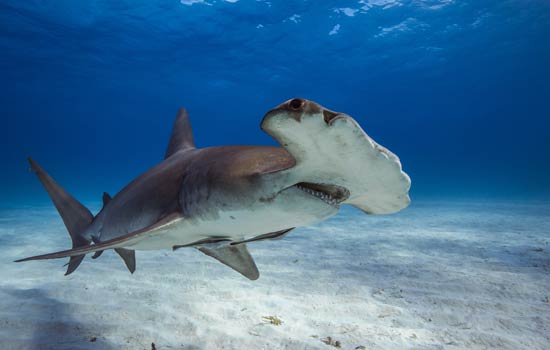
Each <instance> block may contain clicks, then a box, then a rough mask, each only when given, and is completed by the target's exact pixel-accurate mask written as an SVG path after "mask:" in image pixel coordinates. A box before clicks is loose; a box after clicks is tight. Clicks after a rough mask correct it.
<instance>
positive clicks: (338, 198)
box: [293, 182, 350, 207]
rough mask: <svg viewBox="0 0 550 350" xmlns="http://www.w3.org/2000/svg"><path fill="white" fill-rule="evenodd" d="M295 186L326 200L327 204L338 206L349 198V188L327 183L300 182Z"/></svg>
mask: <svg viewBox="0 0 550 350" xmlns="http://www.w3.org/2000/svg"><path fill="white" fill-rule="evenodd" d="M293 187H296V188H297V189H299V190H301V191H303V192H305V193H307V194H309V195H311V196H313V197H317V198H319V199H320V200H322V201H324V202H325V203H327V204H330V205H332V206H335V207H337V206H338V205H339V204H340V203H342V202H343V201H345V200H346V199H348V198H349V196H350V192H349V191H348V189H346V188H344V187H341V186H336V185H327V184H316V183H311V182H299V183H297V184H296V185H294V186H293Z"/></svg>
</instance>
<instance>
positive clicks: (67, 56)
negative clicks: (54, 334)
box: [0, 0, 550, 205]
mask: <svg viewBox="0 0 550 350" xmlns="http://www.w3.org/2000/svg"><path fill="white" fill-rule="evenodd" d="M191 2H192V1H190V0H184V1H183V3H180V1H175V0H172V1H170V0H166V1H145V0H140V1H86V2H84V1H71V0H64V1H6V0H2V1H0V52H1V55H0V76H1V77H2V80H1V83H2V85H1V86H2V90H1V94H0V115H1V118H2V120H1V121H2V123H1V128H0V140H1V141H0V142H1V145H0V146H1V150H2V151H1V152H2V153H1V154H2V158H1V164H2V165H1V173H0V180H1V181H0V196H1V198H0V199H1V202H2V204H1V205H13V204H14V203H16V204H32V203H37V202H45V201H47V196H46V195H45V192H44V191H43V190H42V189H41V188H40V185H39V183H38V181H37V179H36V178H35V177H34V176H33V175H32V174H30V173H29V172H28V166H27V163H26V159H25V158H26V157H27V156H28V155H32V156H33V157H34V158H35V159H36V160H37V161H38V162H39V163H40V164H41V165H42V166H43V167H44V168H45V169H46V170H48V171H49V172H50V173H51V175H52V176H54V177H55V178H56V179H57V180H58V181H59V182H60V183H61V184H62V185H63V186H65V187H66V188H67V189H68V190H69V191H70V192H71V193H73V194H74V195H75V196H76V197H77V198H79V199H82V200H99V198H100V194H101V192H102V191H104V190H106V191H109V192H112V193H116V192H117V191H118V190H119V189H120V188H121V187H122V186H123V185H125V184H126V183H127V182H128V181H129V180H131V179H132V178H133V177H135V176H136V175H138V174H139V173H141V172H142V171H144V170H146V169H147V168H149V167H150V166H152V165H154V164H155V163H157V162H158V161H160V160H161V159H162V156H163V154H164V151H165V146H166V144H167V142H168V135H169V133H170V129H171V126H172V122H173V118H174V116H175V113H176V111H177V108H178V107H180V106H184V107H186V108H188V110H189V112H190V115H191V118H192V123H193V127H194V132H195V139H196V142H197V144H198V146H201V147H202V146H211V145H223V144H274V141H272V140H271V139H270V137H269V136H267V135H265V134H263V133H262V131H261V130H260V129H259V123H260V120H261V118H262V116H263V114H264V113H265V112H266V111H268V110H269V109H270V108H271V107H273V106H275V105H277V104H279V103H280V102H282V101H284V100H286V99H289V98H292V97H296V96H300V97H305V98H308V99H312V100H315V101H317V102H319V103H320V104H322V105H324V106H326V107H328V108H331V109H334V110H338V111H342V112H346V113H348V114H350V115H352V116H354V117H355V118H356V119H357V120H358V121H359V123H360V124H361V125H362V126H363V128H364V129H365V131H366V132H367V133H369V135H371V136H372V137H373V138H374V139H375V140H377V141H378V142H379V143H381V144H382V145H385V146H386V147H388V148H389V149H391V150H392V151H393V152H395V153H396V154H397V155H399V156H400V158H401V160H402V163H403V166H404V169H405V170H406V171H407V172H408V173H409V174H410V175H411V177H412V179H413V187H412V194H413V199H414V198H415V197H417V198H420V197H424V196H426V197H427V196H437V197H450V198H454V197H475V198H492V197H507V198H519V197H522V198H523V197H527V198H532V197H536V198H545V196H546V197H547V196H548V195H549V194H550V185H549V182H548V180H549V178H550V165H549V164H548V163H549V161H550V107H549V106H548V100H549V97H550V88H549V78H550V45H549V42H550V41H549V39H548V38H549V37H550V3H549V2H547V1H544V0H540V1H527V0H525V1H523V0H522V1H520V0H517V1H502V0H499V1H480V0H476V1H452V0H439V1H438V0H431V1H429V0H426V1H422V0H419V1H400V0H376V1H362V2H358V1H274V0H273V1H270V2H267V1H252V0H241V1H238V2H235V3H231V2H225V1H220V0H218V1H214V0H210V1H208V4H206V3H200V1H196V2H197V3H194V4H192V5H189V4H186V3H191ZM339 8H348V9H346V10H338V9H339ZM355 10H358V11H355ZM352 14H353V16H350V15H352ZM331 32H332V33H331Z"/></svg>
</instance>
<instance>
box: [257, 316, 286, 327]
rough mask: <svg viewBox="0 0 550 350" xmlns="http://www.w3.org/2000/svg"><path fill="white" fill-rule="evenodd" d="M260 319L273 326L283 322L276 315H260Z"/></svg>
mask: <svg viewBox="0 0 550 350" xmlns="http://www.w3.org/2000/svg"><path fill="white" fill-rule="evenodd" d="M262 319H263V320H264V321H265V322H268V323H270V324H272V325H275V326H280V325H281V324H282V323H283V321H281V319H280V318H278V317H277V316H262Z"/></svg>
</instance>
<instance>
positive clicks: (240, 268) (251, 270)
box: [198, 243, 260, 280]
mask: <svg viewBox="0 0 550 350" xmlns="http://www.w3.org/2000/svg"><path fill="white" fill-rule="evenodd" d="M198 249H199V250H200V251H201V252H203V253H204V254H206V255H208V256H211V257H213V258H214V259H216V260H218V261H219V262H221V263H222V264H224V265H227V266H229V267H230V268H232V269H233V270H235V271H237V272H239V273H240V274H242V275H243V276H244V277H246V278H248V279H250V280H257V279H258V277H260V272H259V271H258V268H257V267H256V263H255V262H254V259H253V258H252V255H250V253H249V252H248V249H247V248H246V244H244V243H243V244H239V245H227V246H224V247H221V248H215V249H211V248H205V247H202V248H198Z"/></svg>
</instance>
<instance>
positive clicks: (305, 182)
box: [18, 99, 410, 279]
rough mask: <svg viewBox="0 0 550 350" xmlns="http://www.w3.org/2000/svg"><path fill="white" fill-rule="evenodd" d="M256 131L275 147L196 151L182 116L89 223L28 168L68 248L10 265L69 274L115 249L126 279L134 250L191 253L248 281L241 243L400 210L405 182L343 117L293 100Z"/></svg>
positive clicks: (393, 160) (250, 264) (249, 262)
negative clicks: (32, 263) (39, 263)
mask: <svg viewBox="0 0 550 350" xmlns="http://www.w3.org/2000/svg"><path fill="white" fill-rule="evenodd" d="M261 127H262V129H263V130H264V131H266V132H267V133H268V134H270V135H271V136H273V137H274V138H275V139H276V140H277V141H278V142H279V143H280V144H281V145H282V147H268V146H222V147H210V148H203V149H197V148H196V147H195V145H194V141H193V136H192V132H191V126H190V122H189V117H188V115H187V112H186V111H185V110H184V109H181V110H180V111H179V113H178V115H177V117H176V121H175V123H174V128H173V131H172V135H171V138H170V141H169V144H168V148H167V151H166V154H165V158H164V160H163V161H162V162H160V163H159V164H157V165H156V166H154V167H153V168H151V169H149V170H148V171H146V172H145V173H143V174H142V175H140V176H139V177H137V178H136V179H134V180H133V181H132V182H130V183H129V184H128V185H127V186H126V187H124V188H123V189H122V190H121V191H120V192H119V193H117V194H116V195H115V196H114V197H113V198H111V197H110V196H109V195H108V194H106V193H105V194H104V196H103V203H104V205H103V208H102V209H101V211H100V212H99V213H98V214H97V215H96V216H95V217H94V216H93V215H92V214H91V213H90V212H89V210H88V209H86V208H85V207H84V206H83V205H82V204H81V203H79V202H78V201H77V200H76V199H75V198H73V197H72V196H70V195H69V194H68V193H67V192H66V191H65V190H63V189H62V188H61V187H60V186H59V185H58V184H57V183H55V181H54V180H53V179H52V178H51V177H50V176H49V175H48V174H47V173H46V172H45V171H44V170H43V169H42V168H41V167H40V166H39V165H38V164H37V163H36V162H35V161H34V160H32V159H30V158H29V162H30V164H31V168H32V169H33V170H34V171H35V172H36V174H37V175H38V178H39V179H40V181H41V182H42V184H43V185H44V187H45V188H46V190H47V192H48V194H49V195H50V198H51V199H52V201H53V203H54V205H55V206H56V208H57V209H58V211H59V213H60V215H61V217H62V219H63V221H64V223H65V226H66V227H67V230H68V231H69V235H70V237H71V239H72V242H73V245H72V249H69V250H64V251H60V252H56V253H51V254H44V255H38V256H33V257H30V258H25V259H21V260H18V261H27V260H42V259H54V258H63V257H70V261H69V264H68V268H67V272H66V274H70V273H72V272H73V271H74V270H75V269H76V268H77V267H78V266H79V264H80V263H81V262H82V259H83V258H84V256H85V255H86V254H87V253H92V252H93V253H95V254H94V256H93V258H97V257H99V256H100V255H101V253H102V252H103V251H104V250H106V249H114V250H115V251H116V252H117V253H118V254H119V255H120V256H121V257H122V259H123V260H124V262H125V264H126V266H127V267H128V269H129V270H130V271H131V272H134V270H135V267H136V262H135V250H151V249H166V248H171V249H174V250H175V249H179V248H183V247H195V248H197V249H198V250H199V251H201V252H202V253H204V254H206V255H208V256H211V257H213V258H215V259H217V260H219V261H220V262H222V263H224V264H225V265H227V266H229V267H231V268H233V269H235V270H236V271H238V272H240V273H241V274H243V275H244V276H246V277H247V278H249V279H257V278H258V277H259V273H258V269H257V267H256V264H255V263H254V260H253V259H252V256H251V255H250V253H249V252H248V249H247V245H246V244H247V243H248V242H252V241H258V240H264V239H277V238H281V237H283V236H284V235H285V234H287V233H288V232H290V231H291V230H292V229H293V228H295V227H298V226H307V225H311V224H314V223H317V222H319V221H322V220H325V219H326V218H328V217H330V216H332V215H334V214H335V213H337V212H338V210H339V208H340V205H341V204H344V203H348V204H351V205H354V206H356V207H358V208H360V209H362V210H363V211H365V212H366V213H368V214H385V213H392V212H396V211H399V210H401V209H403V208H405V207H406V206H407V205H408V204H409V197H408V190H409V188H410V179H409V178H408V176H407V175H406V174H405V173H404V172H403V171H402V170H401V164H400V162H399V159H398V158H397V157H396V156H395V155H394V154H393V153H391V152H389V151H388V150H387V149H385V148H383V147H381V146H379V145H378V144H376V143H375V142H374V141H373V140H372V139H371V138H370V137H368V136H367V135H366V134H365V133H364V131H363V130H362V129H361V128H360V127H359V125H358V124H357V123H356V122H355V121H354V120H353V119H352V118H351V117H349V116H347V115H345V114H341V113H336V112H333V111H330V110H327V109H325V108H323V107H321V106H320V105H318V104H316V103H314V102H311V101H307V100H303V99H292V100H289V101H287V102H285V103H283V104H281V105H280V106H278V107H276V108H274V109H273V110H271V111H270V112H268V113H267V114H266V115H265V117H264V119H263V121H262V125H261Z"/></svg>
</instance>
